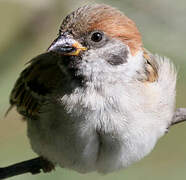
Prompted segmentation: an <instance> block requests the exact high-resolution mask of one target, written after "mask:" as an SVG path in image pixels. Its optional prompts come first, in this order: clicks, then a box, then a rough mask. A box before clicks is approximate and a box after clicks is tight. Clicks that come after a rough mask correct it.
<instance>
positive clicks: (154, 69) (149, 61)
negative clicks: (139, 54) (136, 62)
mask: <svg viewBox="0 0 186 180" xmlns="http://www.w3.org/2000/svg"><path fill="white" fill-rule="evenodd" d="M143 50H144V53H143V56H144V58H145V59H146V64H145V72H146V75H147V81H148V82H154V81H156V80H157V79H158V66H157V63H156V61H155V59H154V57H153V55H152V54H151V53H150V52H149V51H147V50H146V49H143Z"/></svg>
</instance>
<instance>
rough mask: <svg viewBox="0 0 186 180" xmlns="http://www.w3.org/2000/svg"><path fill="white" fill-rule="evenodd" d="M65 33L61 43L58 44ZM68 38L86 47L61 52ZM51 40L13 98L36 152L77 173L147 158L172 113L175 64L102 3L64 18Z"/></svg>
mask: <svg viewBox="0 0 186 180" xmlns="http://www.w3.org/2000/svg"><path fill="white" fill-rule="evenodd" d="M95 32H98V33H99V35H100V34H101V35H102V39H101V40H100V42H93V41H92V34H93V33H95ZM62 38H65V41H63V42H66V43H65V46H64V44H60V43H56V42H59V40H60V42H62V41H61V39H62ZM69 39H73V40H74V39H75V40H76V41H77V42H78V44H81V46H84V47H86V49H87V50H86V51H85V52H82V51H81V52H79V51H78V53H75V54H76V55H75V56H74V55H73V56H72V55H70V54H68V53H69V52H68V53H66V54H63V53H59V51H60V50H61V51H64V49H65V48H66V49H65V51H66V52H67V50H68V51H74V45H73V44H70V42H72V40H69ZM56 44H57V45H56ZM62 45H63V47H61V46H62ZM55 46H57V48H58V51H55V48H52V50H51V48H49V50H48V52H47V53H44V54H43V55H40V56H38V57H36V58H35V59H34V60H32V61H31V62H30V64H29V65H28V67H27V68H26V69H25V70H24V71H23V72H22V73H21V75H20V77H19V79H18V80H17V82H16V84H15V87H14V89H13V91H12V93H11V97H10V103H11V105H12V106H17V109H18V111H19V113H21V114H22V115H23V116H24V117H25V118H26V119H27V123H28V137H29V139H30V143H31V146H32V148H33V150H34V151H35V152H36V153H38V154H39V155H40V156H43V157H45V158H46V159H48V160H49V161H51V162H52V163H53V164H59V165H60V166H61V167H65V168H70V169H74V170H76V171H79V172H82V173H85V172H91V171H98V172H101V173H108V172H112V171H115V170H118V169H120V168H125V167H128V166H129V165H130V164H132V163H134V162H136V161H138V160H140V159H141V158H143V157H144V156H146V155H147V154H148V153H149V152H150V151H151V150H152V149H153V147H154V145H155V144H156V142H157V140H158V139H159V138H160V137H161V136H162V135H164V133H165V132H166V129H167V127H168V126H169V123H170V122H171V119H172V116H173V112H174V105H175V85H176V72H175V69H174V66H173V65H172V63H171V62H170V61H169V60H168V59H167V58H161V57H159V56H154V55H152V54H151V53H150V52H148V51H146V50H145V49H143V48H142V42H141V36H140V34H139V32H138V30H137V28H136V26H135V24H134V22H132V21H131V20H130V19H129V18H127V17H126V16H125V15H123V14H122V13H121V12H119V11H118V10H116V9H113V8H111V7H110V6H106V5H92V6H90V5H88V6H84V7H82V8H79V9H78V10H76V11H74V12H73V13H71V14H70V15H69V16H67V17H66V19H65V20H64V21H63V23H62V25H61V28H60V33H59V37H58V38H57V39H56V40H55V41H54V42H53V43H52V47H55ZM50 47H51V46H50ZM77 47H80V45H78V46H77ZM60 48H61V49H60ZM162 109H163V111H162Z"/></svg>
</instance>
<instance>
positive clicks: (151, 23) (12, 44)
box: [0, 0, 186, 180]
mask: <svg viewBox="0 0 186 180" xmlns="http://www.w3.org/2000/svg"><path fill="white" fill-rule="evenodd" d="M95 2H97V3H106V4H110V5H112V6H115V7H117V8H119V9H120V10H121V11H123V12H124V13H125V14H126V15H127V16H129V17H130V18H132V19H133V20H134V21H135V22H136V24H137V26H138V28H139V29H140V32H141V33H142V36H143V43H144V47H146V48H147V49H149V50H150V51H152V52H153V53H158V54H160V55H164V56H167V57H169V58H170V59H171V60H172V61H173V62H174V63H175V64H176V66H177V68H178V70H179V71H178V72H179V73H178V84H177V106H179V107H180V106H186V96H185V92H186V73H185V72H186V47H185V42H186V35H185V33H186V23H185V22H186V1H185V0H179V1H174V0H163V1H162V0H149V1H146V0H99V1H88V0H87V1H84V0H81V1H80V0H68V1H64V0H0V23H1V25H0V167H1V166H5V165H8V164H12V163H15V162H19V161H22V160H26V159H30V158H32V157H35V156H36V155H35V154H34V153H33V152H32V150H31V149H30V145H29V143H28V139H27V137H26V127H25V123H24V122H23V121H20V116H19V115H18V114H17V113H16V111H15V110H12V111H11V112H10V114H9V115H8V117H6V118H4V116H3V115H4V113H5V111H6V109H7V108H8V98H9V93H10V91H11V89H12V87H13V84H14V82H15V81H16V79H17V77H18V75H19V73H20V71H21V70H22V69H23V68H24V64H25V63H26V62H27V61H28V60H30V59H31V58H32V57H34V56H36V55H38V54H39V53H42V52H43V51H45V50H46V49H47V47H48V46H49V45H50V43H51V42H52V40H53V39H54V38H55V37H56V34H57V33H58V27H59V25H60V23H61V21H62V19H63V18H64V16H65V15H66V14H68V13H69V12H71V11H72V10H74V9H76V8H77V7H79V6H80V5H84V4H87V3H90V4H91V3H95ZM185 139H186V124H180V125H178V126H175V127H173V128H172V129H171V131H170V132H169V133H168V134H167V135H166V136H165V137H163V138H162V139H161V140H160V141H159V143H158V144H157V146H156V147H155V149H154V151H153V152H152V153H151V154H150V155H149V156H148V157H146V158H145V159H144V160H142V161H140V162H139V163H136V164H135V165H133V166H131V167H130V168H128V169H125V170H121V171H119V172H116V173H112V174H110V175H106V176H101V175H98V174H96V173H91V174H88V175H80V174H78V173H76V172H72V171H69V170H65V169H60V168H58V169H57V171H56V172H53V173H51V174H47V175H44V174H41V175H37V176H31V175H23V176H18V177H13V178H12V179H15V180H18V179H27V180H31V179H34V180H36V179H38V180H42V179H46V180H47V179H51V178H52V179H56V180H57V179H70V180H72V179H76V180H78V179H95V178H96V179H100V180H101V179H105V180H106V179H107V180H109V179H114V180H116V179H132V180H134V179H137V180H145V179H148V180H157V179H159V180H161V179H162V180H166V179H167V180H175V179H180V180H181V179H185V177H186V171H185V169H186V143H185Z"/></svg>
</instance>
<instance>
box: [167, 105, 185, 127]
mask: <svg viewBox="0 0 186 180" xmlns="http://www.w3.org/2000/svg"><path fill="white" fill-rule="evenodd" d="M184 121H186V108H178V109H176V112H175V113H174V116H173V119H172V123H171V125H170V126H173V125H175V124H178V123H181V122H184Z"/></svg>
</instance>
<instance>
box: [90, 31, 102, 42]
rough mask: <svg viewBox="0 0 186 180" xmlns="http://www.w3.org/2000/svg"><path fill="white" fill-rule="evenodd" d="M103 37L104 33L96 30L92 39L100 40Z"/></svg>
mask: <svg viewBox="0 0 186 180" xmlns="http://www.w3.org/2000/svg"><path fill="white" fill-rule="evenodd" d="M102 39H103V34H102V33H100V32H95V33H93V34H92V36H91V40H92V41H94V42H100V41H101V40H102Z"/></svg>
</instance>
